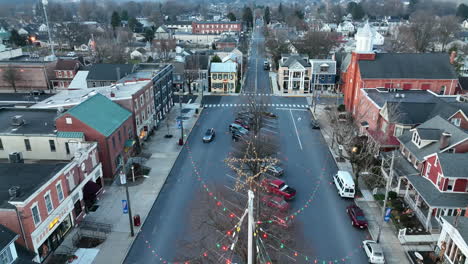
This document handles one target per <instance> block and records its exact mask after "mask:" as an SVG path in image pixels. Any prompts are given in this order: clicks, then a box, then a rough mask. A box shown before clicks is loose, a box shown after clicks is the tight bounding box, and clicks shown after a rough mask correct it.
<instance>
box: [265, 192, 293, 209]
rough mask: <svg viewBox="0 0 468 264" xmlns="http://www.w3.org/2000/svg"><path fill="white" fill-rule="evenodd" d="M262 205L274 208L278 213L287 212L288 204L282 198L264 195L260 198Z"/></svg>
mask: <svg viewBox="0 0 468 264" xmlns="http://www.w3.org/2000/svg"><path fill="white" fill-rule="evenodd" d="M262 202H263V204H265V205H267V206H269V207H272V208H276V209H278V210H280V211H283V212H284V211H287V210H288V209H289V204H288V203H287V202H286V201H285V200H284V199H283V198H282V197H279V196H276V195H265V196H263V198H262Z"/></svg>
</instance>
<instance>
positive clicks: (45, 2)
mask: <svg viewBox="0 0 468 264" xmlns="http://www.w3.org/2000/svg"><path fill="white" fill-rule="evenodd" d="M48 4H49V1H48V0H42V8H43V9H44V16H45V21H46V25H47V33H48V35H49V42H50V51H51V52H52V54H51V55H52V56H53V57H54V59H55V51H54V43H52V34H50V27H49V19H48V18H47V5H48Z"/></svg>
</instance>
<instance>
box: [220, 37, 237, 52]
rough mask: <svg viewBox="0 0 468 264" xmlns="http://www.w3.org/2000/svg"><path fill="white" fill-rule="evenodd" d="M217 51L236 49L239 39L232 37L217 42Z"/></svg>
mask: <svg viewBox="0 0 468 264" xmlns="http://www.w3.org/2000/svg"><path fill="white" fill-rule="evenodd" d="M215 46H216V49H224V48H235V47H237V39H235V38H234V37H231V36H227V37H224V38H222V39H220V40H218V41H216V42H215Z"/></svg>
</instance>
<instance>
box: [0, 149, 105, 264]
mask: <svg viewBox="0 0 468 264" xmlns="http://www.w3.org/2000/svg"><path fill="white" fill-rule="evenodd" d="M74 154H75V155H74V157H75V158H74V159H72V160H69V161H56V162H50V161H48V162H42V161H40V160H30V161H28V160H23V159H21V157H20V156H19V157H16V158H15V159H10V162H8V163H0V181H1V182H2V184H1V185H0V209H1V210H0V224H1V225H3V226H6V227H7V228H8V229H10V230H11V231H13V232H15V233H16V234H18V240H17V242H18V243H19V244H21V245H22V246H24V247H26V248H27V249H28V250H30V251H32V252H34V253H35V254H36V257H35V259H34V260H35V261H36V262H39V263H41V262H44V260H45V259H46V258H47V257H48V256H49V255H50V254H51V253H52V252H53V251H54V250H55V249H57V248H58V247H59V246H60V244H61V243H62V242H63V240H64V239H65V237H66V236H67V235H68V234H69V233H70V231H71V230H72V229H73V227H74V226H75V225H76V224H77V223H79V222H80V221H81V220H82V219H83V218H84V217H85V216H86V214H87V209H85V208H86V207H87V206H91V205H92V204H93V203H94V202H95V201H96V199H97V197H98V196H99V195H100V193H101V192H102V186H103V183H102V181H101V179H102V171H101V163H100V161H99V158H98V150H97V144H96V143H95V142H87V143H81V144H80V147H79V149H78V150H77V152H76V153H74Z"/></svg>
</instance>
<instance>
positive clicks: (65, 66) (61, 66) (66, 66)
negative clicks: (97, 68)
mask: <svg viewBox="0 0 468 264" xmlns="http://www.w3.org/2000/svg"><path fill="white" fill-rule="evenodd" d="M79 65H80V63H79V61H77V60H58V61H57V64H56V65H55V70H69V71H72V70H75V69H78V67H79Z"/></svg>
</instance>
